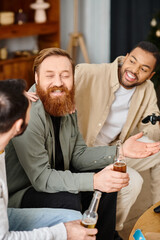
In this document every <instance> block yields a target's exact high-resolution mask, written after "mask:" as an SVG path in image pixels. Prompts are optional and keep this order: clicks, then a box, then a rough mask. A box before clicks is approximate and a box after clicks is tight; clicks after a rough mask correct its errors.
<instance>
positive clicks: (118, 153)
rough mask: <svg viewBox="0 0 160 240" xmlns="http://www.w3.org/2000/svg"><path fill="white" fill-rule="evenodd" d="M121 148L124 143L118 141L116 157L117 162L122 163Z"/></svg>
mask: <svg viewBox="0 0 160 240" xmlns="http://www.w3.org/2000/svg"><path fill="white" fill-rule="evenodd" d="M121 146H122V142H121V140H118V141H117V143H116V156H115V160H116V161H120V159H121V157H122V156H120V148H121Z"/></svg>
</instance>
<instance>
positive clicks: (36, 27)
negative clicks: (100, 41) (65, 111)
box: [0, 0, 60, 88]
mask: <svg viewBox="0 0 160 240" xmlns="http://www.w3.org/2000/svg"><path fill="white" fill-rule="evenodd" d="M0 1H1V4H0V12H1V11H13V12H14V13H15V14H16V13H17V12H18V10H19V9H23V12H24V13H25V14H26V16H27V22H26V23H24V24H22V25H18V24H12V25H3V26H2V25H0V48H2V47H3V46H4V47H6V46H5V42H7V40H8V39H13V38H19V37H28V36H37V39H36V41H37V47H38V49H39V50H41V49H44V48H48V47H60V0H54V1H53V0H47V2H49V3H50V7H49V8H48V9H47V10H46V14H47V22H45V23H35V22H34V14H35V11H33V9H31V8H30V4H31V3H33V0H14V1H9V0H8V1H7V0H0ZM24 51H25V49H24ZM12 56H14V53H12V52H8V58H7V59H6V60H0V80H3V79H8V78H23V79H25V80H26V81H27V84H28V88H29V87H30V86H31V85H32V84H33V83H34V74H33V72H32V67H33V61H34V58H35V56H36V55H34V54H33V55H29V56H21V57H12Z"/></svg>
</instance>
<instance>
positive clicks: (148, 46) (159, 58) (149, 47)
mask: <svg viewBox="0 0 160 240" xmlns="http://www.w3.org/2000/svg"><path fill="white" fill-rule="evenodd" d="M138 47H139V48H141V49H143V50H144V51H146V52H150V53H151V54H152V55H153V56H154V57H155V59H156V64H155V68H157V66H158V64H160V52H159V50H158V48H157V46H156V45H155V44H153V43H151V42H148V41H141V42H139V43H138V44H137V45H136V46H135V47H134V48H133V49H132V51H133V50H134V49H135V48H138ZM132 51H131V52H132ZM155 68H154V69H155Z"/></svg>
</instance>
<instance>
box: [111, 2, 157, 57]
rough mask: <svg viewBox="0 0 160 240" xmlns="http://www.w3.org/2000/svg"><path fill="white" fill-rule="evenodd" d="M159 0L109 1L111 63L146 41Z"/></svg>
mask: <svg viewBox="0 0 160 240" xmlns="http://www.w3.org/2000/svg"><path fill="white" fill-rule="evenodd" d="M158 9H159V10H160V0H111V61H113V60H114V59H115V58H116V57H117V56H119V55H126V54H127V52H130V50H131V49H132V48H133V47H134V46H135V45H136V44H137V43H138V42H140V41H143V40H146V39H147V36H148V33H149V29H150V21H151V19H152V16H153V14H155V13H156V11H158Z"/></svg>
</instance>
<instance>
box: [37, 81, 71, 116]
mask: <svg viewBox="0 0 160 240" xmlns="http://www.w3.org/2000/svg"><path fill="white" fill-rule="evenodd" d="M55 90H61V91H63V92H65V94H64V95H63V96H59V97H58V96H55V97H51V95H50V93H51V92H53V91H55ZM74 93H75V89H74V86H73V87H72V89H71V90H70V91H69V90H68V89H67V88H66V87H63V86H62V87H51V88H48V89H47V90H46V91H44V90H43V89H42V88H41V86H40V85H37V94H38V95H39V98H40V99H41V101H42V103H43V105H44V109H45V111H46V112H47V113H49V114H50V115H51V116H56V117H60V116H64V115H66V114H69V113H71V112H72V111H73V109H74V106H75V103H74V95H75V94H74Z"/></svg>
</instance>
